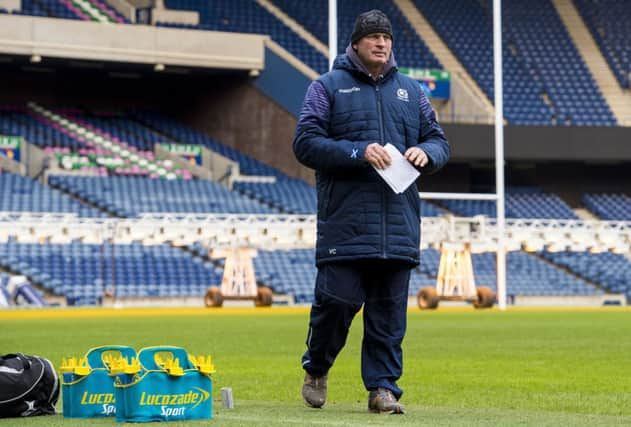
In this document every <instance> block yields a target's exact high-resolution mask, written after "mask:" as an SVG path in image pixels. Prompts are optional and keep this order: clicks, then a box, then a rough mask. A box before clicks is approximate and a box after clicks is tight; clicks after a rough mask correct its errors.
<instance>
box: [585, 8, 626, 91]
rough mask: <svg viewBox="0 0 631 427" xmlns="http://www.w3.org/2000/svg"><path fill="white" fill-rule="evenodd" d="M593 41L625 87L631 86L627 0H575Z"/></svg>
mask: <svg viewBox="0 0 631 427" xmlns="http://www.w3.org/2000/svg"><path fill="white" fill-rule="evenodd" d="M574 4H575V5H576V7H577V8H578V10H579V12H580V14H581V16H582V17H583V20H584V21H585V23H586V24H587V26H588V28H589V30H590V32H591V34H592V36H593V37H594V40H596V43H597V44H598V47H599V48H600V50H601V51H602V53H603V56H604V57H605V59H606V60H607V63H608V64H609V67H610V68H611V70H612V71H613V73H614V75H615V76H616V79H617V80H618V82H619V83H620V86H622V87H623V88H626V89H629V88H631V84H630V83H629V79H630V78H631V77H630V76H631V32H629V22H631V7H629V2H628V1H625V0H574Z"/></svg>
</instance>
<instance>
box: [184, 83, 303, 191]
mask: <svg viewBox="0 0 631 427" xmlns="http://www.w3.org/2000/svg"><path fill="white" fill-rule="evenodd" d="M189 105H190V108H189V110H188V111H187V112H185V113H183V112H182V110H180V111H179V112H177V111H174V114H179V118H180V119H181V120H182V121H184V122H186V123H187V124H189V125H190V126H192V127H194V128H196V129H198V130H201V131H203V132H205V133H207V134H208V135H210V136H212V137H213V138H215V139H217V140H218V141H221V142H222V143H224V144H226V145H228V146H230V147H233V148H236V149H237V150H239V151H241V152H243V153H246V154H248V155H250V156H252V157H255V158H257V159H259V160H261V161H263V162H265V163H267V164H269V165H271V166H274V167H276V168H278V169H280V170H282V171H283V172H285V173H287V174H289V175H291V176H295V177H297V178H300V179H304V180H307V181H312V180H313V171H311V170H309V169H307V168H305V167H303V166H301V165H300V164H299V163H298V162H297V161H296V159H295V157H294V154H293V151H292V141H293V136H294V131H295V129H296V118H295V117H294V115H293V114H291V113H290V112H289V111H287V110H285V108H283V107H282V106H281V105H279V104H277V103H276V102H274V101H273V100H272V99H270V98H269V97H267V96H266V95H264V94H263V93H262V92H261V91H259V90H258V89H257V88H255V87H254V86H253V84H251V83H250V81H249V79H247V78H243V79H232V80H231V81H230V82H229V83H228V82H226V81H224V82H222V83H218V84H216V85H212V84H209V86H208V87H205V88H199V90H198V93H197V97H196V99H194V100H191V103H190V104H189Z"/></svg>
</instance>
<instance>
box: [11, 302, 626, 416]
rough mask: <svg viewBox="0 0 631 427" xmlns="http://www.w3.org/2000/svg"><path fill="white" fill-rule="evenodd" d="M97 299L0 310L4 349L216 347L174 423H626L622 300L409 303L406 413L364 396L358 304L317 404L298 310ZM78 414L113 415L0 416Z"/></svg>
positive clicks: (53, 353) (303, 316)
mask: <svg viewBox="0 0 631 427" xmlns="http://www.w3.org/2000/svg"><path fill="white" fill-rule="evenodd" d="M66 312H69V313H73V315H71V316H67V317H66V316H65V315H63V313H66ZM92 312H93V313H94V315H92V314H90V313H91V312H90V311H72V310H65V311H59V313H62V315H59V316H58V315H57V314H55V315H50V316H44V317H45V318H41V316H38V315H37V314H36V312H28V313H26V314H27V315H26V316H16V314H18V313H15V312H6V313H3V312H0V324H1V325H2V332H0V353H2V354H4V353H9V352H16V351H19V352H23V353H32V354H38V355H41V356H44V357H47V358H49V359H51V360H52V361H53V363H54V364H55V365H56V366H58V365H59V363H60V361H61V358H62V357H64V356H80V355H82V354H84V353H85V351H86V350H88V349H89V348H91V347H94V346H99V345H105V344H126V345H131V346H133V347H135V348H137V349H139V348H141V347H143V346H150V345H161V344H168V345H177V346H182V347H184V348H186V349H187V350H188V351H189V352H190V353H192V354H195V355H198V354H199V355H201V354H211V355H212V356H213V362H214V364H215V366H216V368H217V373H216V374H215V375H214V376H213V387H214V390H213V392H214V393H213V394H214V399H215V402H214V417H215V418H214V419H213V420H212V421H210V422H208V421H200V422H189V423H181V422H180V423H178V422H170V423H169V424H168V425H173V426H180V425H193V426H194V425H216V426H241V425H244V426H311V425H312V426H368V425H403V426H422V425H426V426H441V425H442V426H447V425H449V426H453V425H461V426H500V425H501V426H524V425H532V426H578V425H585V426H587V425H589V426H600V425H603V426H605V425H606V426H610V425H631V311H629V310H628V309H624V308H622V309H616V308H610V309H598V310H588V309H585V310H561V309H557V310H555V309H550V310H526V309H509V310H508V311H506V312H500V311H496V310H492V311H474V310H473V309H458V310H455V309H449V308H445V309H440V310H438V311H436V312H431V313H428V312H419V311H417V310H415V309H412V310H410V312H409V315H408V320H409V323H408V333H407V336H406V339H405V342H404V357H405V360H404V362H405V364H404V375H403V378H402V379H401V380H400V382H399V384H400V385H401V387H402V388H403V389H404V390H405V394H404V396H403V399H402V401H403V403H405V405H406V407H407V413H406V414H405V415H403V416H394V415H391V416H384V415H374V414H369V413H368V412H367V410H366V397H367V393H366V391H365V390H364V389H363V386H362V383H361V377H360V370H359V363H360V356H359V355H360V345H361V329H362V322H361V318H360V317H358V318H356V319H355V322H354V324H353V327H352V330H351V333H350V336H349V339H348V343H347V345H346V347H345V349H344V350H343V351H342V353H341V354H340V356H339V358H338V361H337V363H336V365H335V366H334V368H333V369H332V370H331V372H330V378H329V398H328V403H327V404H326V406H325V407H324V408H323V409H321V410H314V409H309V408H307V407H305V406H304V404H303V403H302V400H301V397H300V387H301V384H302V378H303V373H302V370H301V368H300V362H299V360H300V355H301V354H302V352H303V351H304V348H305V344H304V342H305V337H306V332H307V322H308V312H307V310H300V309H299V310H292V309H280V310H276V309H262V310H261V309H259V310H255V309H252V310H249V309H248V310H243V309H230V308H225V309H218V310H201V309H200V310H196V309H195V310H188V311H186V310H179V311H178V310H172V309H164V310H161V311H158V310H154V311H147V312H142V311H140V314H136V315H131V314H129V313H128V312H127V311H125V310H118V311H116V310H109V311H107V310H98V309H95V310H93V311H92ZM53 313H55V312H53ZM37 317H40V318H37ZM221 387H232V389H233V394H234V400H235V409H233V410H227V409H224V408H223V407H222V405H221V401H220V393H219V389H220V388H221ZM58 408H59V409H61V401H60V402H59V404H58ZM84 425H97V426H100V425H117V423H116V421H115V419H114V418H108V419H94V420H70V419H64V418H63V417H62V416H61V415H56V416H52V417H35V418H30V419H4V420H0V427H4V426H84Z"/></svg>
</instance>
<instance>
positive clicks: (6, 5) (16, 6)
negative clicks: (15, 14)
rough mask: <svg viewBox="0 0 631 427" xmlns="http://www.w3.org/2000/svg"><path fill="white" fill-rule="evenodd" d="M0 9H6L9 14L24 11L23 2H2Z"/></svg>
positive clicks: (18, 0) (0, 0)
mask: <svg viewBox="0 0 631 427" xmlns="http://www.w3.org/2000/svg"><path fill="white" fill-rule="evenodd" d="M0 9H6V10H8V11H9V12H11V11H14V10H21V9H22V0H0Z"/></svg>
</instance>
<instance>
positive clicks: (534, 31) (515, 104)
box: [414, 0, 616, 126]
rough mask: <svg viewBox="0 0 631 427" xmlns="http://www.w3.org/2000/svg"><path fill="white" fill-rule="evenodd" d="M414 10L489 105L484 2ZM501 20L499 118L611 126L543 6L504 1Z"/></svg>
mask: <svg viewBox="0 0 631 427" xmlns="http://www.w3.org/2000/svg"><path fill="white" fill-rule="evenodd" d="M414 3H415V4H416V6H417V7H418V8H419V10H420V11H421V12H422V13H423V14H424V15H425V16H426V18H427V19H429V21H430V22H431V24H432V26H433V27H434V28H435V29H436V31H437V32H438V33H439V34H440V36H441V37H442V38H443V40H444V41H445V42H446V43H447V45H448V46H449V47H450V49H451V50H452V51H453V52H454V53H455V54H456V55H457V57H458V58H459V60H460V61H461V62H462V64H463V65H464V66H465V67H466V68H467V70H468V71H469V73H470V74H471V75H472V76H473V78H474V79H475V80H476V81H477V82H478V83H479V85H480V87H481V88H482V90H484V92H485V93H486V94H487V96H488V97H489V99H491V100H492V99H493V96H494V95H493V93H494V89H493V57H492V55H493V50H492V45H493V44H492V21H491V16H492V14H491V10H490V7H491V2H489V1H483V2H461V1H458V0H446V1H441V2H432V1H428V0H415V1H414ZM503 17H504V21H503V23H504V32H503V33H504V34H503V40H504V46H503V55H504V56H503V57H504V85H505V87H504V98H505V117H506V118H507V120H508V121H509V122H510V123H513V124H518V125H519V124H521V125H549V124H558V125H570V124H571V125H578V126H583V125H585V126H613V125H615V124H616V121H615V118H614V117H613V115H612V113H611V111H610V110H609V107H608V105H607V104H606V102H605V100H604V99H603V97H602V95H601V94H600V91H599V89H598V87H597V85H596V83H595V81H594V79H593V77H592V76H591V75H590V73H589V71H588V69H587V67H586V66H585V64H584V62H583V60H582V59H581V57H580V55H579V54H578V51H577V50H576V48H575V46H574V45H573V44H572V41H571V39H570V37H569V35H568V33H567V31H566V30H565V28H564V27H563V24H562V22H561V21H560V18H559V16H558V15H557V13H556V11H555V10H554V8H553V6H552V4H551V3H550V1H549V0H536V1H535V2H529V3H524V2H519V1H505V2H503ZM543 29H545V30H543ZM558 58H562V59H563V60H557V59H558ZM568 75H569V76H572V78H567V76H568Z"/></svg>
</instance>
